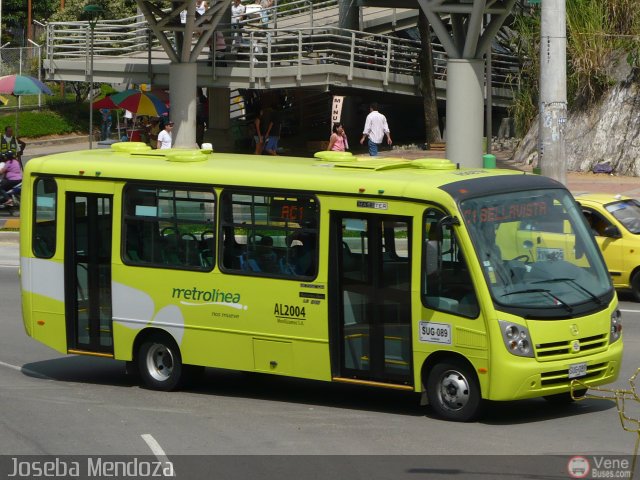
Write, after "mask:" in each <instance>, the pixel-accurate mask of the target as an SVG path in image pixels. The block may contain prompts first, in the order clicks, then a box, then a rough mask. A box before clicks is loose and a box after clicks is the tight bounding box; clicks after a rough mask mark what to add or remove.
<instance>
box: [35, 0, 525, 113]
mask: <svg viewBox="0 0 640 480" xmlns="http://www.w3.org/2000/svg"><path fill="white" fill-rule="evenodd" d="M304 3H305V4H307V2H304ZM308 3H310V2H308ZM325 3H327V4H331V5H333V6H331V5H330V6H329V7H326V8H324V9H323V8H321V7H322V4H321V5H320V6H318V5H316V7H315V8H316V10H315V11H314V13H312V14H309V13H308V12H307V13H306V14H305V13H304V12H303V13H301V14H299V15H298V16H296V15H289V16H280V17H278V18H277V19H276V17H275V15H274V16H272V17H271V20H272V21H271V22H270V23H269V24H268V26H269V27H270V28H264V27H263V26H262V24H261V23H260V22H259V21H256V20H255V19H248V20H247V21H245V22H244V23H243V24H242V25H241V28H240V29H239V30H232V29H231V28H229V27H230V25H226V28H225V25H222V24H220V25H219V30H218V32H219V33H218V34H217V36H216V35H214V37H213V38H214V40H213V42H212V45H210V46H209V47H206V48H204V49H203V51H202V53H201V54H200V56H199V57H198V58H197V61H196V63H197V65H198V73H197V74H198V79H197V84H198V86H200V87H207V88H230V89H232V90H233V89H237V88H248V89H275V88H296V87H315V88H319V89H325V90H327V89H329V88H352V89H364V90H371V91H379V92H387V93H394V94H400V95H410V96H420V95H421V89H420V50H421V48H420V42H418V41H415V40H410V39H403V38H398V37H396V36H393V35H386V34H378V33H375V34H374V33H370V32H364V31H357V30H347V29H341V28H338V27H335V26H334V25H335V24H336V23H337V6H335V5H336V3H337V2H336V0H330V1H327V2H325ZM331 8H333V10H331ZM384 10H395V9H375V10H372V11H371V12H370V15H369V16H363V18H362V21H361V24H362V23H364V24H372V23H375V22H376V21H377V22H380V20H379V18H381V17H383V16H384V15H385V14H388V13H389V12H386V13H385V12H384ZM331 11H333V12H334V13H333V16H332V15H331V13H330V12H331ZM327 12H329V13H327ZM400 13H402V14H403V15H405V16H406V12H400ZM394 15H395V16H394ZM394 15H392V16H391V17H387V18H391V19H393V18H398V17H399V16H400V14H399V13H397V12H394ZM300 18H305V21H304V22H302V21H300V20H299V19H300ZM309 18H311V20H309ZM376 19H377V20H376ZM276 20H277V21H276ZM330 22H333V25H331V24H330ZM276 27H277V28H276ZM46 28H47V35H46V54H45V60H44V69H45V71H46V74H47V79H49V80H59V81H87V80H88V75H89V73H90V71H91V55H90V53H89V52H90V51H91V43H92V42H91V40H92V39H91V30H90V28H89V25H88V23H87V22H52V23H49V24H47V27H46ZM216 39H217V40H216ZM196 40H197V39H194V42H195V41H196ZM432 46H433V63H434V75H435V83H436V92H437V93H436V94H437V96H438V98H440V99H444V98H445V96H446V81H447V69H446V64H447V58H446V55H445V53H444V48H443V47H442V45H440V44H438V43H436V42H434V43H433V44H432ZM169 63H170V61H169V58H168V56H167V55H166V53H165V52H164V50H163V49H162V48H161V46H160V45H159V43H158V42H157V40H156V39H154V38H152V35H151V33H150V30H149V29H148V25H147V22H146V20H145V19H144V17H143V16H141V15H140V16H135V17H130V18H126V19H121V20H102V21H99V22H98V23H97V25H96V27H95V30H94V35H93V79H94V81H95V82H105V83H135V84H141V83H152V84H153V85H154V86H160V87H168V86H169ZM517 72H518V64H517V62H516V60H515V58H513V57H512V56H508V55H504V54H501V53H498V52H494V53H493V55H492V82H491V83H492V94H493V104H494V105H495V106H508V105H510V104H511V103H512V99H513V88H512V87H513V83H514V80H515V77H516V75H515V74H516V73H517Z"/></svg>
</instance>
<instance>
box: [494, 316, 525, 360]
mask: <svg viewBox="0 0 640 480" xmlns="http://www.w3.org/2000/svg"><path fill="white" fill-rule="evenodd" d="M498 323H499V324H500V331H501V332H502V339H503V340H504V344H505V346H506V347H507V350H509V352H510V353H512V354H514V355H518V356H519V357H533V348H532V347H531V337H530V336H529V330H527V328H526V327H523V326H522V325H518V324H517V323H511V322H505V321H504V320H498Z"/></svg>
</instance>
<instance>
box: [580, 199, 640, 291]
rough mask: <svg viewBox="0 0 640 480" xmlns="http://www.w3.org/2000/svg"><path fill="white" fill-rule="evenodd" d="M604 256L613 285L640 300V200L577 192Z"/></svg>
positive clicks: (583, 211)
mask: <svg viewBox="0 0 640 480" xmlns="http://www.w3.org/2000/svg"><path fill="white" fill-rule="evenodd" d="M575 198H576V201H577V202H578V203H579V204H580V206H581V208H582V213H583V214H584V216H585V218H586V219H587V221H588V222H589V225H590V226H591V231H592V232H593V235H594V236H595V239H596V242H598V246H599V247H600V250H602V254H603V256H604V260H605V262H606V263H607V268H608V269H609V274H610V275H611V279H612V280H613V285H614V287H615V288H616V289H618V290H620V291H630V292H631V294H632V295H633V297H634V299H635V300H636V301H638V302H640V201H638V200H635V199H633V198H630V197H625V196H623V195H614V194H606V193H601V194H581V195H576V196H575Z"/></svg>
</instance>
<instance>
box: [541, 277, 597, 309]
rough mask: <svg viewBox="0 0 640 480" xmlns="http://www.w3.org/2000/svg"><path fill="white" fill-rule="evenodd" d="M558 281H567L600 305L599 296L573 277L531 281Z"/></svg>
mask: <svg viewBox="0 0 640 480" xmlns="http://www.w3.org/2000/svg"><path fill="white" fill-rule="evenodd" d="M558 282H568V283H569V285H571V286H572V287H573V288H575V289H577V290H580V291H582V292H584V293H586V294H587V295H588V296H589V297H591V300H593V301H594V302H596V303H597V304H598V305H602V299H601V298H600V297H598V296H596V295H595V294H594V293H593V292H591V291H590V290H588V289H586V288H584V287H583V286H582V285H580V284H579V283H578V282H576V281H575V280H574V279H573V278H568V277H567V278H551V279H549V280H537V281H535V282H531V283H532V284H534V283H558Z"/></svg>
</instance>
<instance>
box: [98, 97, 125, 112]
mask: <svg viewBox="0 0 640 480" xmlns="http://www.w3.org/2000/svg"><path fill="white" fill-rule="evenodd" d="M93 108H95V109H96V110H98V109H101V108H108V109H109V110H115V109H116V108H119V107H118V106H117V105H116V104H115V103H113V100H111V97H110V96H107V97H104V98H101V99H100V100H98V101H97V102H93Z"/></svg>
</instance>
